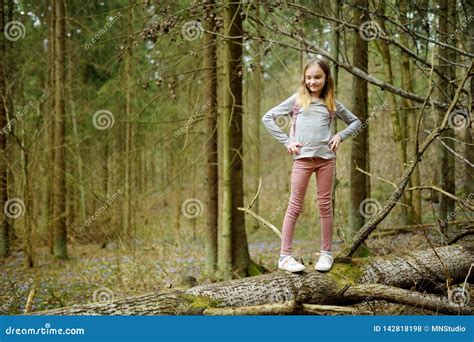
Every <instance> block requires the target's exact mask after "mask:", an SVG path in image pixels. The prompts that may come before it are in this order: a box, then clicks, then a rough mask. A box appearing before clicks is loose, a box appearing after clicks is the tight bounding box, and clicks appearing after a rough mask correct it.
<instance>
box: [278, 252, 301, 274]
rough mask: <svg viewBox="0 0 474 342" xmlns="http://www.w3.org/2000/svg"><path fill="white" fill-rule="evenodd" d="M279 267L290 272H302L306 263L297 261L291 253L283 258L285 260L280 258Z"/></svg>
mask: <svg viewBox="0 0 474 342" xmlns="http://www.w3.org/2000/svg"><path fill="white" fill-rule="evenodd" d="M278 268H279V269H280V270H283V271H288V272H301V271H304V269H305V267H304V265H303V264H300V263H299V262H298V261H296V260H295V258H293V257H292V256H291V255H288V256H287V257H285V258H283V260H279V261H278Z"/></svg>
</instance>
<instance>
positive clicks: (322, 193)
mask: <svg viewBox="0 0 474 342" xmlns="http://www.w3.org/2000/svg"><path fill="white" fill-rule="evenodd" d="M292 112H294V113H293V115H292V118H291V126H290V136H287V135H286V134H285V133H284V132H283V131H282V130H281V129H280V127H278V125H277V124H276V122H275V121H276V119H277V117H278V116H281V115H291V114H292ZM336 117H337V118H339V119H341V120H342V121H344V122H345V123H346V124H347V125H348V126H347V127H346V128H345V129H343V130H341V131H340V132H338V133H337V134H335V135H334V136H332V134H331V123H332V122H333V121H334V120H335V118H336ZM262 122H263V124H264V125H265V126H266V128H267V129H268V130H269V131H270V133H271V134H272V135H273V137H274V138H275V139H277V140H278V141H279V142H281V143H282V144H283V145H284V146H285V147H286V150H287V152H288V153H289V154H291V155H292V156H293V159H294V161H293V170H292V173H291V196H290V201H289V203H288V209H287V210H286V214H285V218H284V220H283V231H282V242H281V252H280V259H279V262H278V268H279V269H281V270H285V271H289V272H301V271H303V270H304V269H305V267H304V265H302V264H300V263H299V262H297V261H296V260H295V259H294V258H293V257H292V256H291V245H292V241H293V232H294V230H295V225H296V221H297V219H298V217H299V215H300V213H301V211H302V209H303V202H304V197H305V194H306V189H307V186H308V183H309V180H310V178H311V175H312V174H313V173H316V183H317V202H318V204H319V216H320V218H321V240H322V241H321V255H320V258H319V261H318V262H317V263H316V266H315V268H316V270H318V271H328V270H330V269H331V267H332V264H333V258H332V255H331V235H332V226H333V218H332V216H333V214H332V203H331V197H332V182H333V174H334V168H335V162H336V159H335V158H336V154H335V152H336V150H337V148H338V147H339V145H340V144H341V142H342V141H344V140H346V139H347V138H348V137H350V136H351V135H352V134H354V133H355V132H356V131H357V130H358V129H359V128H360V127H361V122H360V120H359V119H358V118H357V117H356V116H355V115H354V114H352V113H351V112H350V111H349V110H347V109H346V107H344V105H343V104H342V103H340V102H339V101H337V100H336V99H335V98H334V81H333V79H332V77H331V71H330V69H329V66H328V64H327V62H326V61H325V60H323V59H321V58H317V59H314V60H310V61H309V62H308V63H307V64H306V66H305V67H304V69H303V75H302V78H301V82H300V86H299V89H298V92H297V93H296V94H293V95H292V96H291V97H289V98H288V99H286V100H285V101H283V102H282V103H280V104H279V105H278V106H276V107H274V108H272V109H271V110H270V111H268V112H267V113H266V114H265V115H264V116H263V118H262Z"/></svg>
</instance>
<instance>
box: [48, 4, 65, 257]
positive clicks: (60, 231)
mask: <svg viewBox="0 0 474 342" xmlns="http://www.w3.org/2000/svg"><path fill="white" fill-rule="evenodd" d="M53 8H54V10H53V11H54V26H55V37H54V40H55V43H54V47H55V51H54V80H55V82H54V86H55V88H54V116H53V117H54V134H53V138H54V149H55V153H54V160H53V164H54V165H53V170H52V175H53V220H54V223H53V224H54V256H55V257H56V258H58V259H67V258H68V254H67V227H66V177H65V169H66V165H65V159H64V154H65V128H66V122H65V120H66V117H65V108H64V98H65V97H64V95H65V93H64V86H65V80H64V77H65V72H64V71H65V70H64V66H65V60H64V55H65V51H66V50H65V49H66V44H65V37H66V35H65V8H64V1H63V0H58V1H55V2H54V6H53Z"/></svg>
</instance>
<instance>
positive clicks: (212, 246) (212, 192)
mask: <svg viewBox="0 0 474 342" xmlns="http://www.w3.org/2000/svg"><path fill="white" fill-rule="evenodd" d="M215 6H216V4H215V1H214V0H209V1H208V2H207V3H206V31H208V32H211V33H205V36H204V39H205V43H204V44H205V46H206V51H205V55H204V68H205V69H206V71H205V79H206V82H207V84H206V87H205V95H204V96H205V97H204V98H205V101H206V104H208V105H209V107H208V109H207V119H206V136H208V137H209V138H208V139H207V140H206V156H207V169H206V196H207V210H206V272H207V274H213V273H214V272H216V271H217V254H218V245H217V234H218V217H219V211H218V210H219V186H218V182H219V176H218V169H219V167H218V135H217V132H218V125H217V46H216V44H217V39H216V36H215V31H216V25H215V18H216V15H217V11H216V7H215Z"/></svg>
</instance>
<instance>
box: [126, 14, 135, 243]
mask: <svg viewBox="0 0 474 342" xmlns="http://www.w3.org/2000/svg"><path fill="white" fill-rule="evenodd" d="M132 23H133V5H132V6H129V7H128V22H127V50H126V53H125V59H124V60H125V65H124V79H125V82H124V85H125V118H126V119H125V132H124V133H125V158H124V159H125V200H124V202H123V204H124V215H125V220H124V228H125V231H124V235H123V236H124V242H125V245H126V246H127V247H128V248H131V249H133V248H134V241H135V236H133V235H134V234H133V232H132V229H133V228H132V215H134V214H133V209H132V193H134V191H133V176H132V165H131V164H132V148H133V142H132V139H133V135H132V127H131V125H132V123H131V120H132V110H131V101H132V94H131V91H132V87H133V83H132V82H131V62H132V35H133V30H132Z"/></svg>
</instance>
